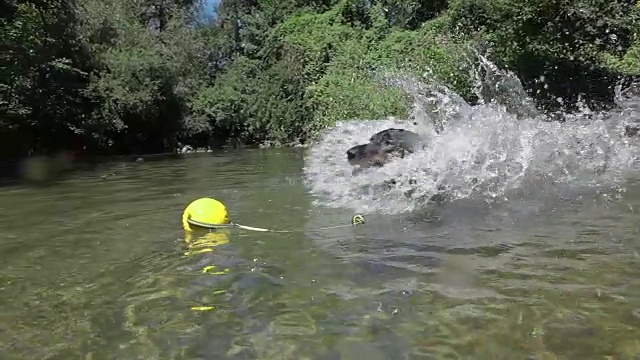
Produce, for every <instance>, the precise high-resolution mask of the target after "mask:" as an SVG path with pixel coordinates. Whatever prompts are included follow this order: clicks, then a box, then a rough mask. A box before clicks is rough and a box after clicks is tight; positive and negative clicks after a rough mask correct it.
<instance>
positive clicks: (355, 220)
mask: <svg viewBox="0 0 640 360" xmlns="http://www.w3.org/2000/svg"><path fill="white" fill-rule="evenodd" d="M187 222H188V223H189V224H191V225H195V226H199V227H203V228H205V229H220V228H232V227H236V228H239V229H243V230H249V231H258V232H273V233H294V232H302V231H305V230H271V229H265V228H259V227H254V226H247V225H241V224H237V223H233V222H232V223H229V224H208V223H204V222H200V221H196V220H193V219H187ZM365 223H366V220H365V219H364V216H362V215H360V214H356V215H354V216H353V217H352V218H351V223H350V224H342V225H334V226H327V227H322V228H317V229H311V230H308V231H322V230H329V229H338V228H343V227H351V226H356V225H361V224H365Z"/></svg>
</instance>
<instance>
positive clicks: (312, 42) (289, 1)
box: [0, 0, 640, 158]
mask: <svg viewBox="0 0 640 360" xmlns="http://www.w3.org/2000/svg"><path fill="white" fill-rule="evenodd" d="M0 14H1V15H0V41H2V44H1V45H0V49H2V54H1V57H0V72H1V75H2V76H1V77H0V114H1V117H0V144H1V145H0V150H1V151H2V152H1V154H2V155H3V157H5V158H6V157H16V156H21V155H24V154H27V153H48V152H52V151H56V150H60V149H64V148H67V149H69V148H73V149H76V148H78V147H87V148H88V149H89V151H90V152H93V153H132V152H135V153H142V152H159V151H167V150H172V149H175V148H176V147H177V146H178V144H179V143H189V144H192V145H194V146H206V145H210V146H211V145H213V146H217V145H222V144H227V143H229V142H233V143H237V144H258V143H271V144H275V145H290V144H294V143H297V142H305V141H308V140H309V139H310V138H313V136H314V134H316V133H317V132H318V130H321V129H323V128H324V127H326V126H328V125H330V124H331V123H333V122H335V121H337V120H342V119H350V118H356V117H357V118H380V117H383V116H387V115H397V116H403V115H406V114H407V109H408V105H409V103H408V99H407V97H406V94H404V93H402V92H401V91H400V90H399V89H397V88H394V87H385V86H384V85H383V82H380V81H378V78H377V77H376V74H379V73H380V72H381V71H391V70H402V71H408V72H415V73H422V72H423V71H425V70H426V69H430V71H431V72H432V74H433V75H434V76H435V78H436V79H438V80H439V81H441V82H443V83H444V84H446V85H448V86H449V87H451V88H452V89H454V90H455V91H456V92H458V93H459V94H461V95H462V96H463V97H465V98H466V99H467V100H469V101H473V100H474V98H473V97H474V95H473V91H472V82H471V78H470V72H469V66H470V59H471V58H470V56H469V49H470V48H471V47H478V46H480V47H483V48H485V49H490V54H491V57H492V59H493V60H494V61H495V62H496V63H497V64H498V65H499V66H502V67H505V68H509V69H511V70H512V71H514V72H515V73H516V74H517V75H518V76H519V77H520V78H521V79H522V81H523V83H524V85H525V87H526V89H527V91H529V92H530V94H532V95H533V96H535V98H536V100H537V101H538V105H540V106H541V107H542V108H547V109H553V108H557V107H558V106H559V102H558V101H556V99H558V98H559V97H561V98H563V99H564V102H563V103H562V106H571V104H572V103H574V102H575V100H576V99H577V97H578V96H579V95H580V96H582V97H583V98H584V99H586V100H587V101H588V102H589V103H590V104H591V105H594V106H597V105H598V104H607V103H609V102H610V101H611V98H612V94H613V85H615V84H616V83H617V82H618V81H619V80H620V79H621V77H623V76H635V75H638V74H640V3H636V2H635V1H610V0H579V1H567V0H433V1H417V0H279V1H275V0H222V2H221V3H220V4H219V5H218V11H217V17H215V18H214V19H207V20H206V21H205V20H203V18H202V16H200V15H198V14H201V9H200V5H199V2H197V1H192V0H138V1H125V0H47V1H44V0H2V2H1V3H0ZM541 79H544V81H541Z"/></svg>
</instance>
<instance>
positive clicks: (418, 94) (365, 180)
mask: <svg viewBox="0 0 640 360" xmlns="http://www.w3.org/2000/svg"><path fill="white" fill-rule="evenodd" d="M479 60H480V61H479V66H478V68H477V69H475V70H474V79H475V80H476V87H475V88H476V94H477V95H478V97H479V98H480V99H482V101H481V102H480V103H481V104H480V105H477V106H471V105H469V104H468V103H466V102H465V101H464V100H463V99H462V98H461V97H460V96H459V95H457V94H455V93H454V92H453V91H451V90H450V89H448V88H447V87H445V86H443V85H440V84H437V83H436V82H435V81H430V80H427V81H426V83H424V82H422V83H421V82H418V81H415V80H413V79H407V78H387V83H388V84H390V85H395V86H401V87H402V88H403V89H405V90H406V91H407V92H408V93H409V94H410V95H412V97H413V99H414V106H413V109H412V114H411V115H412V118H415V119H416V120H415V121H414V122H411V121H409V120H401V119H394V118H387V119H380V120H352V121H343V122H339V123H338V124H336V126H334V127H333V128H331V129H329V130H328V131H327V132H326V133H325V134H324V136H323V137H322V138H321V140H320V142H319V143H318V144H316V145H315V146H314V147H312V148H311V150H310V152H309V154H308V155H307V157H306V159H305V162H306V163H305V165H306V166H305V175H306V178H307V181H308V184H309V187H310V189H311V192H312V193H313V194H314V195H316V198H317V202H318V203H319V204H322V205H325V206H329V207H336V208H338V207H340V208H347V209H352V210H355V211H359V212H374V211H378V212H383V213H388V214H393V213H401V212H406V211H412V210H414V209H417V208H420V207H423V206H424V205H425V204H426V202H427V201H429V199H430V198H431V197H432V196H433V195H436V194H438V193H441V192H442V189H446V194H447V196H448V197H449V198H450V199H451V200H456V199H464V198H484V199H487V200H489V199H495V198H504V197H505V196H507V195H508V194H509V193H510V192H512V191H524V192H530V193H531V192H536V191H543V190H542V189H544V186H548V185H553V184H569V185H572V184H575V185H581V186H584V185H589V186H599V185H617V184H619V183H620V182H621V181H623V180H624V179H625V177H626V176H628V175H629V174H630V172H631V171H633V168H634V164H635V162H636V160H637V159H638V158H639V156H640V143H636V141H634V140H635V139H629V138H628V137H625V136H624V125H625V124H627V123H633V122H634V119H636V118H638V116H640V112H639V109H638V108H639V107H640V98H639V97H638V96H637V94H635V95H631V93H630V92H628V93H626V94H625V93H623V92H622V91H619V96H618V105H619V109H617V110H615V111H610V112H606V113H600V114H596V113H592V112H590V111H589V110H588V109H586V108H584V110H583V111H581V112H580V113H578V114H572V115H566V116H565V119H566V122H564V123H559V122H549V121H543V120H544V116H542V115H541V114H540V113H539V112H538V111H537V110H536V108H535V106H534V105H533V101H532V100H531V99H530V98H529V97H527V95H526V93H525V91H524V89H523V88H522V85H521V83H520V81H519V80H518V79H517V77H516V76H515V75H513V74H512V73H510V72H506V71H501V70H500V69H498V68H497V67H496V66H495V65H494V64H492V63H491V62H490V61H489V60H487V59H486V58H484V57H482V56H479ZM425 78H427V79H428V76H425ZM635 121H640V120H635ZM436 126H443V127H444V129H445V131H444V132H442V133H441V134H439V135H438V134H436V133H435V131H434V130H435V127H436ZM390 127H396V128H404V129H407V130H412V131H415V132H417V133H419V134H421V135H422V136H424V137H425V139H426V142H427V143H428V146H427V148H426V149H425V150H424V151H420V152H417V153H415V154H412V155H410V156H408V157H406V158H404V159H398V160H394V161H392V162H390V163H388V164H387V165H385V166H384V167H382V168H372V169H368V170H366V171H363V172H361V173H359V174H358V175H355V176H352V174H351V168H350V166H349V164H348V163H347V161H346V153H345V152H346V150H347V149H349V148H350V147H351V146H354V145H357V144H363V143H366V142H368V141H369V138H370V137H371V135H373V134H374V133H376V132H378V131H381V130H384V129H386V128H390ZM392 180H393V184H391V183H390V181H392Z"/></svg>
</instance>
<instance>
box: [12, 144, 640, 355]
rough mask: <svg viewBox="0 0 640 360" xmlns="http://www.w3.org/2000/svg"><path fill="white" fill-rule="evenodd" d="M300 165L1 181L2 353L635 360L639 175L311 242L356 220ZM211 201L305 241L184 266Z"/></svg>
mask: <svg viewBox="0 0 640 360" xmlns="http://www.w3.org/2000/svg"><path fill="white" fill-rule="evenodd" d="M305 154H308V152H306V151H305V150H302V149H290V150H246V151H232V152H227V153H220V154H217V153H214V154H202V155H189V156H185V157H184V158H180V159H164V160H156V161H144V162H126V163H125V162H122V163H110V164H105V165H102V166H100V167H99V168H98V169H95V170H92V171H84V172H80V173H78V174H75V175H73V176H72V177H71V178H68V179H65V180H63V181H61V182H59V183H57V184H55V185H52V186H48V187H26V186H15V187H4V188H2V189H1V190H2V191H1V192H0V211H1V212H2V217H0V321H1V323H2V327H1V330H0V349H2V350H0V357H1V358H2V359H78V358H82V359H362V358H367V359H436V358H452V359H453V358H455V359H528V358H533V359H596V358H601V359H602V358H606V357H607V356H609V357H611V358H616V359H634V358H636V357H637V356H640V340H638V339H640V280H639V279H640V267H639V266H638V264H639V258H638V251H639V250H640V242H638V240H637V238H638V234H639V229H640V222H639V221H638V219H640V215H639V213H638V211H639V210H640V182H638V181H635V180H633V179H632V178H631V179H628V180H627V182H625V183H624V186H625V189H626V191H624V192H611V191H605V190H607V189H604V190H603V189H601V188H598V187H588V186H587V187H575V186H574V187H570V186H568V187H555V188H553V189H554V190H553V191H551V190H549V191H546V192H545V191H539V192H531V191H530V192H529V193H528V194H526V193H521V194H518V193H517V192H516V193H514V194H511V195H510V196H509V199H508V200H501V201H498V200H496V201H486V199H480V200H478V199H461V200H458V201H454V202H451V203H448V204H443V205H439V206H433V207H422V208H420V209H417V210H415V211H410V212H403V213H398V214H392V215H388V214H384V212H379V211H375V209H374V210H372V209H362V212H363V213H366V217H367V220H368V223H367V224H365V225H362V226H358V227H346V228H338V229H332V230H324V231H313V229H316V228H320V227H326V226H331V225H337V224H344V223H348V222H349V218H350V217H351V216H352V215H353V213H354V211H353V210H352V209H348V208H339V207H326V206H323V205H322V204H317V202H318V198H317V197H316V196H314V195H312V193H311V192H310V191H309V188H308V186H307V185H305V183H306V181H305V176H304V172H303V166H304V165H305V164H304V156H305ZM104 175H107V176H106V177H105V176H104ZM335 186H336V187H340V186H341V184H340V182H336V185H335ZM532 193H533V194H535V196H534V195H531V194H532ZM203 196H211V197H215V198H217V199H220V200H221V201H223V202H224V203H225V204H226V205H227V206H228V208H229V210H230V212H231V217H232V219H233V220H234V221H236V222H239V223H241V224H246V225H251V226H260V227H269V228H274V229H293V230H300V231H299V232H296V233H291V234H280V233H258V232H247V231H242V230H232V231H230V232H228V234H227V235H226V238H223V239H222V241H221V242H222V244H221V245H220V246H217V247H215V250H214V251H213V252H209V253H203V254H197V255H190V256H185V251H187V249H186V245H185V243H184V233H183V231H182V229H181V224H180V216H181V212H182V210H183V209H184V207H185V206H186V205H187V204H188V203H189V202H190V201H192V200H194V199H196V198H199V197H203ZM203 236H204V235H203ZM221 236H222V235H221ZM223 237H224V236H223ZM213 240H214V241H215V240H216V239H213ZM217 240H221V239H217ZM210 265H214V266H216V270H217V271H220V273H219V274H217V275H215V274H205V273H202V272H201V270H202V268H203V267H205V266H210ZM192 306H213V307H215V308H214V309H212V310H210V311H193V310H192V309H191V307H192Z"/></svg>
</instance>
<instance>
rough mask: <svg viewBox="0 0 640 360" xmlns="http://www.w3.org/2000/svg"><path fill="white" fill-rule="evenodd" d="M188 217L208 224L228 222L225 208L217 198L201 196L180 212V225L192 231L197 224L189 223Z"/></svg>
mask: <svg viewBox="0 0 640 360" xmlns="http://www.w3.org/2000/svg"><path fill="white" fill-rule="evenodd" d="M188 219H191V220H195V221H198V222H201V223H206V224H210V225H214V226H215V225H225V224H229V213H228V212H227V208H226V207H225V206H224V204H223V203H221V202H220V201H218V200H215V199H212V198H201V199H198V200H195V201H193V202H192V203H191V204H189V206H187V208H186V209H184V212H183V213H182V226H183V227H184V229H185V230H186V231H193V230H194V228H196V227H197V226H194V225H191V224H189V222H188V221H187V220H188Z"/></svg>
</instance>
